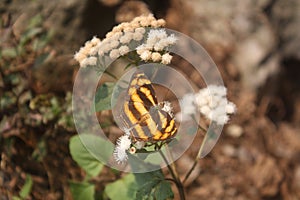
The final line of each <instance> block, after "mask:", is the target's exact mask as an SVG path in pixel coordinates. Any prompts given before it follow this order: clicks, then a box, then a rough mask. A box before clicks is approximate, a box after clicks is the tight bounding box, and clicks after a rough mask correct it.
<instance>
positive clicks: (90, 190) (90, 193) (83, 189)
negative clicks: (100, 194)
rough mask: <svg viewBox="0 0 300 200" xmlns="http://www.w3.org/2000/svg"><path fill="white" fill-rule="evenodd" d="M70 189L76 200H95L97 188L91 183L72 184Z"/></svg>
mask: <svg viewBox="0 0 300 200" xmlns="http://www.w3.org/2000/svg"><path fill="white" fill-rule="evenodd" d="M70 189H71V193H72V196H73V199H74V200H94V199H95V198H94V195H95V186H94V185H93V184H90V183H86V182H83V183H77V182H70Z"/></svg>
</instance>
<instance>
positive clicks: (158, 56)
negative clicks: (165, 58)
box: [151, 52, 161, 62]
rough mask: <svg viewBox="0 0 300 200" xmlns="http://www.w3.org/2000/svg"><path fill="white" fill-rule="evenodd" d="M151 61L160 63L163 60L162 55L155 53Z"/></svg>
mask: <svg viewBox="0 0 300 200" xmlns="http://www.w3.org/2000/svg"><path fill="white" fill-rule="evenodd" d="M151 60H153V62H158V61H160V60H161V55H160V53H157V52H153V53H152V54H151Z"/></svg>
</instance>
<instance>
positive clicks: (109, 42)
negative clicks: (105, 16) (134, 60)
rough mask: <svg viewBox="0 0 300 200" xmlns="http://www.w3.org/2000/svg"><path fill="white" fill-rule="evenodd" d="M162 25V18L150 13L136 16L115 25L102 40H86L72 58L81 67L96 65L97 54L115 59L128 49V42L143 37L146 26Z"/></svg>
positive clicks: (139, 39) (163, 22)
mask: <svg viewBox="0 0 300 200" xmlns="http://www.w3.org/2000/svg"><path fill="white" fill-rule="evenodd" d="M164 25H165V21H164V20H163V19H158V20H156V19H155V18H154V17H153V15H152V14H149V15H148V16H139V17H136V18H134V19H133V20H132V21H131V22H124V23H121V24H119V25H117V26H115V27H114V28H113V29H112V31H111V32H109V33H107V34H106V37H105V38H104V39H103V40H102V41H100V39H98V38H96V37H94V38H93V39H92V40H91V41H87V42H86V43H85V45H84V47H82V48H81V49H80V50H79V51H78V52H77V53H76V54H75V56H74V58H75V60H77V61H78V62H79V63H80V66H81V67H86V66H89V65H96V64H97V57H99V56H100V57H101V56H104V55H107V56H109V57H110V58H111V59H117V58H118V57H119V56H123V55H125V54H127V53H128V52H129V51H130V49H129V44H130V43H131V42H132V41H137V42H138V41H141V40H142V39H143V38H144V35H145V32H146V29H145V28H146V27H151V28H159V27H163V26H164Z"/></svg>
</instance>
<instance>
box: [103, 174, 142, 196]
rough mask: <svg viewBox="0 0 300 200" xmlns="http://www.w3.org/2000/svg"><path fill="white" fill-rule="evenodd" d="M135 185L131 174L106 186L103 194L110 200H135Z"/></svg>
mask: <svg viewBox="0 0 300 200" xmlns="http://www.w3.org/2000/svg"><path fill="white" fill-rule="evenodd" d="M136 190H137V184H136V182H135V180H134V176H133V174H128V175H126V176H124V177H123V178H122V179H119V180H118V181H115V182H113V183H110V184H108V185H107V186H106V187H105V190H104V192H105V194H106V195H107V196H108V197H109V198H110V199H111V200H132V199H136V198H135V196H136Z"/></svg>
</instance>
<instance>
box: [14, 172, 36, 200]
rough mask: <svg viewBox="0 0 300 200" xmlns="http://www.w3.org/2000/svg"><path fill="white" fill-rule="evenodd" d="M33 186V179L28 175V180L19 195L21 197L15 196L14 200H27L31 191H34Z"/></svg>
mask: <svg viewBox="0 0 300 200" xmlns="http://www.w3.org/2000/svg"><path fill="white" fill-rule="evenodd" d="M32 185H33V182H32V178H31V176H30V175H28V174H27V175H26V179H25V183H24V185H23V187H22V189H21V191H20V193H19V196H14V197H13V200H22V199H26V198H27V197H28V196H29V194H30V192H31V189H32Z"/></svg>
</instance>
